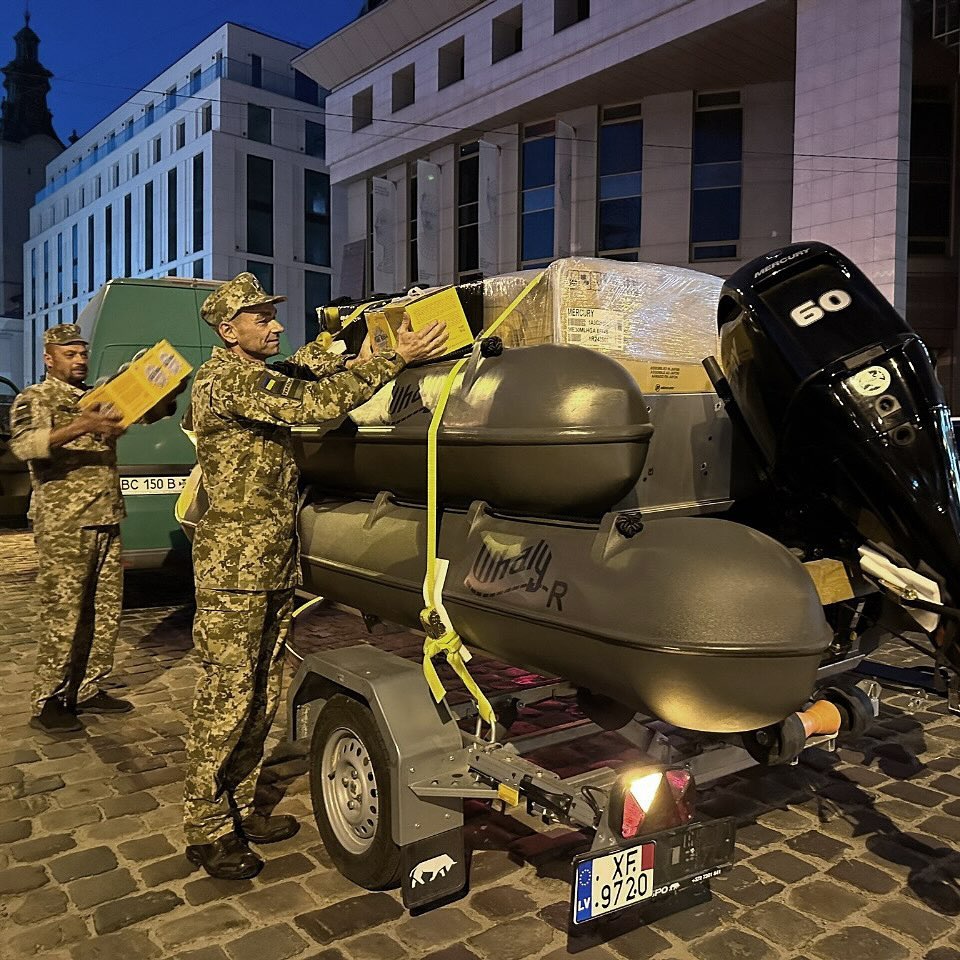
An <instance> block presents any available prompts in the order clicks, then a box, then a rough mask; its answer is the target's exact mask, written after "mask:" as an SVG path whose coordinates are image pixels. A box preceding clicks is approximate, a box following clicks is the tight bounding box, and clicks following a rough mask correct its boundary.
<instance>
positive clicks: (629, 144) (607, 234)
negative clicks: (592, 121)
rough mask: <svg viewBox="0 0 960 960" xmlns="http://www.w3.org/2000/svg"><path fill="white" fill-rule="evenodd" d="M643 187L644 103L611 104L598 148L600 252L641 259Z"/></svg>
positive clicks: (605, 117) (607, 254) (604, 112)
mask: <svg viewBox="0 0 960 960" xmlns="http://www.w3.org/2000/svg"><path fill="white" fill-rule="evenodd" d="M642 186H643V121H642V120H641V119H640V105H639V104H632V105H630V106H624V107H607V108H605V109H604V110H603V111H602V112H601V120H600V131H599V141H598V147H597V252H598V254H599V255H600V256H601V257H611V256H613V257H615V258H616V259H627V258H629V259H633V260H636V259H637V251H638V250H639V249H640V213H641V195H642ZM630 254H632V256H630Z"/></svg>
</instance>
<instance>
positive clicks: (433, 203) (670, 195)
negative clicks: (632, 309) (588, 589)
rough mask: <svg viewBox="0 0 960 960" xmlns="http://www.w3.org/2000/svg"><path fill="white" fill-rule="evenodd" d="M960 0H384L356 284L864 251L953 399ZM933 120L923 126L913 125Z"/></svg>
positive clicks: (343, 178) (335, 45)
mask: <svg viewBox="0 0 960 960" xmlns="http://www.w3.org/2000/svg"><path fill="white" fill-rule="evenodd" d="M958 7H960V4H958V0H923V2H909V0H381V2H379V3H373V2H371V3H368V4H367V6H366V7H365V9H364V12H363V13H362V15H361V16H360V17H358V19H357V20H356V21H354V22H353V23H351V24H349V25H348V26H346V27H345V28H343V29H342V30H340V31H339V32H337V33H336V34H334V35H332V36H331V37H329V38H328V39H326V40H324V41H323V42H321V43H319V44H318V45H317V46H315V47H313V48H312V49H311V50H309V51H307V52H306V53H304V54H302V55H301V56H299V57H298V58H296V59H295V60H294V65H295V66H296V67H297V68H298V69H300V70H302V71H303V72H304V73H306V74H308V75H309V76H311V77H312V78H313V79H314V80H316V81H317V82H318V83H319V84H320V85H321V86H323V87H326V88H328V89H329V90H330V91H331V92H330V94H329V96H328V98H327V101H326V112H327V161H328V163H329V165H330V176H331V184H332V192H333V207H334V210H335V214H336V215H335V218H334V227H333V258H334V263H335V267H336V268H337V270H338V272H339V277H338V283H337V284H336V287H337V289H335V291H334V292H335V293H338V292H339V293H347V294H350V295H357V294H360V293H363V292H369V291H370V290H371V289H376V290H385V289H389V288H400V287H403V286H404V285H405V284H409V283H411V282H414V281H421V282H450V281H453V280H456V279H458V278H459V279H462V278H467V277H472V276H475V275H476V274H477V273H483V274H485V275H490V274H493V273H496V272H501V271H509V270H514V269H516V268H518V267H526V266H534V265H538V264H541V263H543V262H546V261H549V260H550V259H552V258H554V257H558V256H564V255H568V254H582V255H602V256H606V257H618V258H624V259H638V258H639V259H641V260H648V261H659V262H664V263H670V264H678V265H690V266H693V267H695V268H697V269H701V270H705V271H709V272H712V273H716V274H718V275H727V274H729V273H731V272H732V271H733V270H735V269H736V268H737V267H738V266H739V265H740V264H742V263H743V262H744V261H745V260H747V259H750V258H752V257H754V256H757V255H759V254H762V253H765V252H768V251H770V250H771V249H775V248H776V247H778V246H781V245H783V244H785V243H788V242H790V241H792V240H803V239H808V238H815V239H818V240H823V241H825V242H827V243H830V244H833V245H835V246H837V247H839V248H841V249H842V250H844V251H845V252H846V253H848V255H850V256H851V257H852V258H853V259H854V260H855V261H856V262H857V263H858V264H859V265H860V266H861V267H863V269H864V270H865V271H866V272H867V273H868V275H870V276H871V278H872V279H873V280H874V281H875V282H876V283H877V285H878V286H879V287H880V288H881V289H882V290H883V292H884V293H885V294H886V295H887V296H888V297H889V299H890V300H891V302H892V303H894V304H895V305H896V306H897V308H898V309H900V310H901V311H903V312H905V314H906V316H907V318H908V319H909V320H910V321H911V322H912V323H913V324H914V325H915V326H916V327H917V328H918V329H919V330H920V332H921V333H922V334H923V336H924V337H925V338H926V340H927V343H928V345H929V346H930V347H932V348H933V349H934V350H935V351H936V353H937V356H938V366H939V369H940V374H941V377H942V379H943V382H944V383H945V385H946V386H947V388H948V390H949V391H950V393H951V395H952V398H953V401H954V404H955V405H957V406H960V404H958V400H960V377H957V376H955V373H954V365H955V357H956V351H957V346H958V344H957V333H958V330H957V327H958V299H957V274H958V270H957V263H958V250H957V231H956V224H957V216H956V214H957V204H958V191H957V189H956V181H957V162H956V160H957V148H956V131H957V123H956V115H957V114H956V110H957V79H958V71H957V39H958V29H957V28H958V26H960V9H958ZM911 117H912V118H913V131H912V132H911Z"/></svg>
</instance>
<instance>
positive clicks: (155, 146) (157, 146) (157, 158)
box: [153, 137, 161, 163]
mask: <svg viewBox="0 0 960 960" xmlns="http://www.w3.org/2000/svg"><path fill="white" fill-rule="evenodd" d="M160 139H161V138H160V137H157V138H155V139H154V141H153V162H154V163H159V162H160V156H161V152H160Z"/></svg>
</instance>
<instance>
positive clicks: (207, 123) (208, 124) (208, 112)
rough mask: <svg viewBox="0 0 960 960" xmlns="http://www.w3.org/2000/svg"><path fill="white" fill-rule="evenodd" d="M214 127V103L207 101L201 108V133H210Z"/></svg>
mask: <svg viewBox="0 0 960 960" xmlns="http://www.w3.org/2000/svg"><path fill="white" fill-rule="evenodd" d="M212 129H213V104H212V103H205V104H204V105H203V107H202V108H201V109H200V133H201V134H203V133H209V132H210V131H211V130H212Z"/></svg>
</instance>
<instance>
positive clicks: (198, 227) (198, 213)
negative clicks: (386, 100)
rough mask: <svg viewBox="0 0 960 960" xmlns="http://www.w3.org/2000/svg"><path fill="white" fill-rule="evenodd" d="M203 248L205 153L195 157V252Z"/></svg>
mask: <svg viewBox="0 0 960 960" xmlns="http://www.w3.org/2000/svg"><path fill="white" fill-rule="evenodd" d="M202 249H203V154H202V153H198V154H197V155H196V156H195V157H194V158H193V252H194V253H199V252H200V251H201V250H202Z"/></svg>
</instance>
